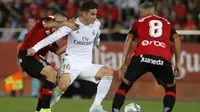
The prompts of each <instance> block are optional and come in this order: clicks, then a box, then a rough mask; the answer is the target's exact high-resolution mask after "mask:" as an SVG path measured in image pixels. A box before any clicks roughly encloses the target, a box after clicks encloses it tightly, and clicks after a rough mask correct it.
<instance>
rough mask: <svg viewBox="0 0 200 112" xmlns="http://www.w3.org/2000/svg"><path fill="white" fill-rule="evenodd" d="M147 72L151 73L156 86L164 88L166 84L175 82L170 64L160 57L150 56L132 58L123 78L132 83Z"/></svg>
mask: <svg viewBox="0 0 200 112" xmlns="http://www.w3.org/2000/svg"><path fill="white" fill-rule="evenodd" d="M147 72H151V73H152V74H153V76H154V77H155V79H156V80H157V82H158V84H160V85H162V86H163V87H164V88H165V87H166V85H167V84H173V83H174V82H175V77H174V73H173V70H172V66H171V63H170V62H168V61H167V60H166V59H164V58H162V57H159V56H152V55H141V56H133V57H132V59H131V62H130V64H129V65H128V68H127V71H126V74H125V78H126V79H127V80H129V81H130V82H131V83H134V82H135V81H136V80H137V79H138V78H139V77H141V76H142V75H143V74H145V73H147Z"/></svg>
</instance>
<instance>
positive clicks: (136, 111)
mask: <svg viewBox="0 0 200 112" xmlns="http://www.w3.org/2000/svg"><path fill="white" fill-rule="evenodd" d="M124 112H142V109H141V107H140V106H139V105H138V104H135V103H130V104H128V105H126V106H125V108H124Z"/></svg>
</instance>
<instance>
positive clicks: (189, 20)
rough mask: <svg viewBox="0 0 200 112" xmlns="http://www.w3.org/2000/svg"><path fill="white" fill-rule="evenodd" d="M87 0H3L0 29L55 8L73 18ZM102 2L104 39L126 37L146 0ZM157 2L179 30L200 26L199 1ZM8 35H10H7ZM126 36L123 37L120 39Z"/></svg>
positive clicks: (23, 24) (160, 11)
mask: <svg viewBox="0 0 200 112" xmlns="http://www.w3.org/2000/svg"><path fill="white" fill-rule="evenodd" d="M83 1H84V0H0V28H24V27H27V23H28V19H29V18H35V19H36V20H37V19H39V18H42V17H45V16H47V15H51V14H53V13H54V12H55V11H63V12H64V13H66V14H67V16H68V17H69V18H70V17H77V16H78V15H79V14H80V6H81V4H82V3H83ZM93 1H95V2H96V3H97V4H98V5H99V11H98V14H97V16H98V19H99V20H100V21H101V23H102V26H101V27H102V29H104V30H105V32H104V35H106V36H104V37H103V38H104V39H105V38H106V39H107V40H124V38H125V37H124V36H121V35H118V33H119V31H120V30H121V29H129V27H130V25H131V23H132V22H133V21H135V20H136V19H137V18H138V17H139V5H140V4H141V3H142V2H144V1H145V0H93ZM148 1H152V2H154V3H155V4H156V10H157V13H158V15H159V16H163V17H165V18H167V19H168V20H169V21H170V22H171V23H172V24H173V25H174V27H175V28H176V29H177V30H199V29H200V8H198V6H200V1H199V0H148ZM18 35H19V34H14V35H11V33H9V32H7V33H6V32H4V33H2V32H1V34H0V40H2V39H1V38H18ZM5 36H6V37H5ZM120 38H123V39H120ZM184 39H185V40H186V41H190V42H191V41H195V42H199V41H200V38H197V37H195V36H193V37H191V36H190V37H187V36H185V37H184Z"/></svg>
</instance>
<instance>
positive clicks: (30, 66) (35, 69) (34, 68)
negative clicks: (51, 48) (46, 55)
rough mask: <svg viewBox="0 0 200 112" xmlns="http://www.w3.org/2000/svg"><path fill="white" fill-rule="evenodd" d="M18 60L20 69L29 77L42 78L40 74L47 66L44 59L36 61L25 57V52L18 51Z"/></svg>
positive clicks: (33, 58)
mask: <svg viewBox="0 0 200 112" xmlns="http://www.w3.org/2000/svg"><path fill="white" fill-rule="evenodd" d="M18 58H19V63H20V65H21V67H22V68H23V70H24V71H25V72H26V73H27V74H28V75H29V76H31V77H33V78H37V79H43V78H44V77H43V76H42V75H41V74H40V72H41V71H42V69H43V68H44V67H45V66H46V65H49V63H48V62H47V61H46V60H45V59H43V58H41V59H40V60H37V59H36V58H35V57H34V56H27V51H19V55H18Z"/></svg>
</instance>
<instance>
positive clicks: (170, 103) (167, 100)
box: [163, 86, 176, 112]
mask: <svg viewBox="0 0 200 112" xmlns="http://www.w3.org/2000/svg"><path fill="white" fill-rule="evenodd" d="M175 101H176V86H173V87H170V88H166V89H165V96H164V99H163V104H164V112H171V111H172V109H173V107H174V104H175Z"/></svg>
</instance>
